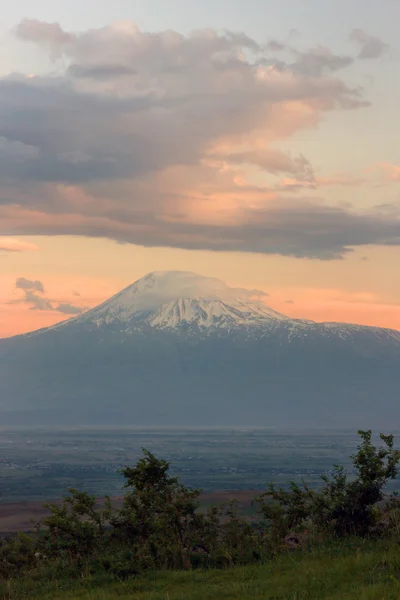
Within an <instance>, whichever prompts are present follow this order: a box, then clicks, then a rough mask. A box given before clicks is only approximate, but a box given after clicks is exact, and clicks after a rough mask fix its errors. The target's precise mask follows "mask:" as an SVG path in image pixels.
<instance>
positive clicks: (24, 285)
mask: <svg viewBox="0 0 400 600" xmlns="http://www.w3.org/2000/svg"><path fill="white" fill-rule="evenodd" d="M15 287H16V288H18V289H20V290H26V291H27V290H34V291H36V292H41V293H42V294H43V293H44V285H43V283H42V282H41V281H38V280H36V281H32V280H31V279H25V277H18V279H17V281H16V282H15Z"/></svg>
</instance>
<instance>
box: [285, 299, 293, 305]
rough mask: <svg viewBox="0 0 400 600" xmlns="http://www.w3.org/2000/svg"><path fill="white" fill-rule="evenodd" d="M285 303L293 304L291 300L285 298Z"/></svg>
mask: <svg viewBox="0 0 400 600" xmlns="http://www.w3.org/2000/svg"><path fill="white" fill-rule="evenodd" d="M285 304H294V301H293V300H285Z"/></svg>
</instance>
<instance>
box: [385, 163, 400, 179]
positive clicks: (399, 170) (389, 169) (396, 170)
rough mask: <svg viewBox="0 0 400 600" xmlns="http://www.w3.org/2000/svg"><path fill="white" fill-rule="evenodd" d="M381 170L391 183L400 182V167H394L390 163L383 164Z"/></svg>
mask: <svg viewBox="0 0 400 600" xmlns="http://www.w3.org/2000/svg"><path fill="white" fill-rule="evenodd" d="M381 168H382V169H383V172H384V174H385V175H386V177H387V179H389V180H390V181H400V166H399V165H393V164H390V163H382V164H381Z"/></svg>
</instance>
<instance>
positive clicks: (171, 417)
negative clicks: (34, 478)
mask: <svg viewBox="0 0 400 600" xmlns="http://www.w3.org/2000/svg"><path fill="white" fill-rule="evenodd" d="M266 298H267V295H266V294H265V292H262V291H260V290H245V289H242V288H229V286H227V285H226V284H224V283H223V282H220V281H219V280H215V279H212V278H200V279H199V276H197V275H195V274H193V273H190V272H185V273H179V274H177V273H176V272H174V273H173V275H171V274H170V273H168V272H161V273H156V274H149V276H146V278H142V280H139V281H138V282H135V283H134V284H132V285H131V286H128V288H125V290H122V291H121V292H119V293H118V294H116V295H115V296H113V297H112V298H110V299H109V300H107V301H106V302H103V303H102V304H101V305H99V306H98V307H95V308H93V309H91V310H89V311H88V312H86V313H84V314H83V315H80V316H79V317H75V318H73V319H70V320H68V321H64V322H62V323H60V324H58V325H55V326H52V327H50V328H47V329H42V330H39V331H37V332H33V333H30V334H25V335H22V336H18V337H14V338H7V339H4V340H0V418H1V419H2V423H5V424H7V423H13V424H18V425H21V424H22V425H26V424H32V423H36V424H39V425H42V424H52V425H57V426H59V425H60V424H69V425H77V424H79V425H83V424H85V425H90V426H92V425H99V424H100V425H104V424H111V423H112V424H114V425H118V424H124V425H126V424H129V423H131V424H134V425H136V426H177V425H179V426H204V427H209V426H238V425H240V426H327V425H329V426H332V424H335V426H338V427H342V426H344V425H346V426H356V427H360V425H361V426H368V425H369V424H370V423H371V422H372V421H373V422H374V424H375V426H376V424H377V423H380V422H382V424H383V425H384V422H386V423H389V424H391V423H392V420H393V418H400V407H399V406H398V403H397V392H398V389H399V388H400V369H399V366H400V332H398V331H396V330H390V329H383V328H374V327H368V326H363V325H351V324H340V323H315V322H312V321H306V320H301V319H290V318H289V317H286V316H284V315H281V314H280V313H277V312H276V311H273V309H269V307H268V306H267V305H266V304H265V299H266ZM377 398H379V401H377ZM385 419H386V421H385Z"/></svg>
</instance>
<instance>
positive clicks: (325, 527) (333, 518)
mask: <svg viewBox="0 0 400 600" xmlns="http://www.w3.org/2000/svg"><path fill="white" fill-rule="evenodd" d="M358 433H359V435H360V437H361V444H360V445H359V446H358V448H357V453H356V454H355V455H352V456H351V459H352V460H353V465H354V468H355V470H356V476H355V478H354V479H352V480H351V481H350V480H349V479H348V475H347V473H345V471H344V469H343V467H341V466H338V465H335V468H334V471H333V474H332V476H331V477H330V478H329V477H327V476H323V477H322V480H323V482H324V486H323V488H322V490H321V491H320V492H318V493H317V492H315V491H312V490H310V489H309V488H308V487H307V486H306V485H305V484H304V483H303V485H302V486H299V485H297V484H295V483H291V485H290V490H289V491H285V490H283V489H279V490H277V489H276V488H275V487H274V486H273V485H272V484H271V485H270V487H269V491H268V492H266V493H265V494H263V495H261V496H260V497H259V498H258V499H257V500H258V502H259V504H260V509H261V512H262V513H263V515H264V517H265V519H266V521H267V525H268V527H269V532H270V535H271V537H272V539H273V540H274V541H275V542H278V541H280V540H282V539H284V538H285V536H287V535H288V534H289V533H290V532H293V531H295V532H296V531H304V530H306V529H314V530H315V529H316V530H320V531H324V532H326V533H329V534H335V535H337V536H346V535H357V536H367V535H371V534H373V533H375V532H376V525H377V523H378V521H379V519H380V518H381V517H382V511H381V509H380V508H379V507H378V503H379V502H380V501H381V500H382V499H383V497H384V494H383V490H384V487H385V485H386V484H387V482H388V481H389V480H390V479H395V477H396V475H397V473H398V463H399V461H400V451H399V450H395V449H394V440H393V436H392V435H384V434H381V435H380V439H381V440H382V441H383V444H384V445H383V446H382V447H381V448H379V449H377V448H376V447H375V446H374V445H373V444H372V441H371V440H372V433H371V431H359V432H358Z"/></svg>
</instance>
